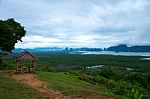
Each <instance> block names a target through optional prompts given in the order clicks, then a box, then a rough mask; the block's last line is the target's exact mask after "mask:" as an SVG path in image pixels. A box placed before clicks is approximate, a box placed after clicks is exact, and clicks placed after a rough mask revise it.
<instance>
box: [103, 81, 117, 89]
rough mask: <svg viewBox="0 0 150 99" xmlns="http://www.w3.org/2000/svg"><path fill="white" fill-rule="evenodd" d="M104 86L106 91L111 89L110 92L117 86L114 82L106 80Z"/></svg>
mask: <svg viewBox="0 0 150 99" xmlns="http://www.w3.org/2000/svg"><path fill="white" fill-rule="evenodd" d="M105 85H106V87H107V88H108V89H111V90H113V89H115V88H116V86H117V84H116V82H115V81H113V80H107V82H106V84H105Z"/></svg>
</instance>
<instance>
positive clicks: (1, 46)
mask: <svg viewBox="0 0 150 99" xmlns="http://www.w3.org/2000/svg"><path fill="white" fill-rule="evenodd" d="M25 34H26V31H25V29H24V27H23V26H21V24H20V23H18V22H16V21H15V20H14V19H13V18H11V19H7V20H0V57H1V58H0V63H2V55H3V54H4V53H5V52H11V51H12V50H13V49H14V48H15V47H14V46H15V44H16V43H17V42H18V41H21V42H22V40H21V38H22V37H23V36H25Z"/></svg>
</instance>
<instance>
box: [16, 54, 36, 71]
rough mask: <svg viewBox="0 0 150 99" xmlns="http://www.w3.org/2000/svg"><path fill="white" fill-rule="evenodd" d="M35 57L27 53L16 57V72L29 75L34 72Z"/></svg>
mask: <svg viewBox="0 0 150 99" xmlns="http://www.w3.org/2000/svg"><path fill="white" fill-rule="evenodd" d="M35 59H36V58H35V57H34V56H33V55H32V54H31V53H29V52H28V51H25V52H23V53H22V54H20V55H18V56H17V57H16V72H17V73H31V72H34V71H35Z"/></svg>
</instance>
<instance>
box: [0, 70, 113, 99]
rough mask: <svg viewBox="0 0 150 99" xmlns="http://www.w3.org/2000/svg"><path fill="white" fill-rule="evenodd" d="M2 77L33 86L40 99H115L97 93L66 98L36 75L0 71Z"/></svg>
mask: <svg viewBox="0 0 150 99" xmlns="http://www.w3.org/2000/svg"><path fill="white" fill-rule="evenodd" d="M0 74H1V75H4V76H7V77H11V78H14V79H16V80H18V81H20V82H22V83H25V84H27V85H29V86H31V87H32V88H33V89H35V90H36V91H37V93H38V94H39V99H113V98H112V97H108V96H102V95H100V94H97V93H83V94H82V95H81V97H73V96H72V97H71V96H65V95H63V94H61V93H60V92H58V91H54V90H52V89H49V88H48V87H47V82H45V81H42V80H39V79H38V78H37V77H36V75H35V74H15V72H13V71H3V72H2V71H0Z"/></svg>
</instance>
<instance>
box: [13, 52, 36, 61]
mask: <svg viewBox="0 0 150 99" xmlns="http://www.w3.org/2000/svg"><path fill="white" fill-rule="evenodd" d="M15 59H16V60H36V57H35V56H33V55H32V54H31V53H29V52H28V51H24V52H23V53H21V54H19V55H18V56H17V57H15Z"/></svg>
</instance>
